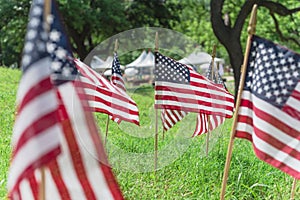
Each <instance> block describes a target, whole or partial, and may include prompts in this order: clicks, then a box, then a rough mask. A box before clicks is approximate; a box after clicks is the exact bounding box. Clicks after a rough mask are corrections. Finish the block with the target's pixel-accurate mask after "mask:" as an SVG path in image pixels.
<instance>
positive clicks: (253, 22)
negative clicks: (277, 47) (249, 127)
mask: <svg viewBox="0 0 300 200" xmlns="http://www.w3.org/2000/svg"><path fill="white" fill-rule="evenodd" d="M256 13H257V5H256V4H254V6H253V8H252V12H251V17H250V21H249V25H248V39H247V45H246V51H245V56H244V62H243V65H242V69H241V77H240V85H239V90H238V95H237V100H236V104H235V113H234V121H233V123H232V128H231V136H230V141H229V144H228V150H227V156H226V163H225V168H224V173H223V181H222V189H221V193H220V200H224V198H225V190H226V184H227V178H228V172H229V167H230V161H231V156H232V149H233V141H234V134H235V131H236V125H237V116H238V113H239V107H240V104H241V93H242V89H243V86H244V83H245V75H246V70H247V63H248V55H249V52H250V46H251V38H252V35H253V34H255V27H256Z"/></svg>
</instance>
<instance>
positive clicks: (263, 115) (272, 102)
mask: <svg viewBox="0 0 300 200" xmlns="http://www.w3.org/2000/svg"><path fill="white" fill-rule="evenodd" d="M299 80H300V55H299V54H297V53H295V52H293V51H291V50H289V49H287V48H284V47H282V46H279V45H277V44H274V43H273V42H271V41H268V40H266V39H263V38H260V37H258V36H255V35H254V36H253V37H252V42H251V49H250V53H249V60H248V66H247V72H246V79H245V84H244V85H243V86H242V87H243V90H242V93H241V97H242V98H241V105H240V107H239V111H238V116H237V117H238V118H237V121H238V122H237V128H236V132H235V136H236V137H239V138H245V139H248V140H250V141H252V144H253V148H254V152H255V154H256V156H257V157H258V158H259V159H261V160H263V161H265V162H267V163H269V164H270V165H272V166H274V167H276V168H278V169H280V170H282V171H283V172H285V173H287V174H289V175H291V176H293V177H295V178H297V179H300V168H299V166H300V140H299V139H300V110H299V108H300V83H299Z"/></svg>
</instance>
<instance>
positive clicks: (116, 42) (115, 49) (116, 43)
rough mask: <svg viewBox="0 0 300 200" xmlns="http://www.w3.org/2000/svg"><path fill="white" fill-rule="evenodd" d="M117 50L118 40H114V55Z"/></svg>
mask: <svg viewBox="0 0 300 200" xmlns="http://www.w3.org/2000/svg"><path fill="white" fill-rule="evenodd" d="M118 48H119V41H118V39H116V41H115V48H114V52H115V53H116V52H117V51H118Z"/></svg>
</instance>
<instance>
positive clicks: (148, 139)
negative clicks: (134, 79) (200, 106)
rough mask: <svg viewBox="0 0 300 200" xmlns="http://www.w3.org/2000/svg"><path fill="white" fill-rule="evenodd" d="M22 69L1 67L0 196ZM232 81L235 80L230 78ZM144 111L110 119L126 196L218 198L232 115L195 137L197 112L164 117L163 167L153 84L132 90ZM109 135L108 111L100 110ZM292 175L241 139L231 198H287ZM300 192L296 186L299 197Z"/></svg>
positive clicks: (113, 156) (111, 150)
mask: <svg viewBox="0 0 300 200" xmlns="http://www.w3.org/2000/svg"><path fill="white" fill-rule="evenodd" d="M20 75H21V73H20V71H18V70H12V69H6V68H0V123H1V124H0V134H1V143H0V155H1V163H0V199H5V197H6V194H7V190H6V183H7V174H8V167H9V159H10V153H11V147H10V140H11V134H12V127H13V121H14V113H15V99H16V91H17V87H18V82H19V79H20ZM228 86H229V87H230V86H232V83H230V82H229V83H228ZM128 93H129V94H130V95H131V96H132V98H133V99H134V100H135V101H136V103H137V105H138V107H139V110H140V122H141V126H140V127H138V126H136V125H132V124H129V123H123V122H122V123H121V124H120V125H119V126H118V125H117V124H116V123H114V122H112V121H111V122H110V123H109V128H108V139H107V144H106V149H107V152H108V155H109V160H110V162H111V164H112V166H113V171H114V173H115V175H116V178H117V180H118V182H119V185H120V188H121V190H122V192H123V194H124V196H125V198H126V199H197V200H199V199H200V200H212V199H213V200H214V199H219V193H220V189H221V183H222V176H223V170H224V164H225V160H226V153H227V145H228V141H229V137H230V129H231V124H232V119H228V120H226V122H225V123H224V125H222V126H220V127H219V128H218V129H216V130H214V131H213V132H212V133H210V137H209V138H210V141H209V152H208V155H207V156H206V152H205V149H206V135H201V136H198V137H196V138H191V135H192V133H193V131H194V128H195V117H196V115H195V114H188V115H187V117H186V118H185V119H184V120H183V121H182V122H181V123H179V124H177V125H176V126H175V127H174V128H172V129H171V130H170V131H168V132H166V133H164V134H163V133H162V127H161V125H160V124H161V122H160V121H159V122H158V124H159V140H158V150H159V151H158V163H157V165H158V170H157V171H156V172H154V171H153V169H154V153H153V152H154V133H155V110H154V109H153V102H154V100H153V95H154V91H153V88H152V87H151V86H141V87H138V88H131V89H128ZM95 115H96V119H97V123H98V125H99V127H100V129H101V135H102V138H104V137H105V130H106V123H107V116H106V115H104V114H101V113H97V114H95ZM292 181H293V179H292V178H291V177H289V176H288V175H286V174H284V173H282V172H281V171H279V170H277V169H275V168H273V167H271V166H269V165H268V164H266V163H264V162H262V161H260V160H259V159H257V158H256V157H255V155H254V153H253V150H252V146H251V143H250V142H248V141H246V140H241V139H236V140H235V141H234V149H233V154H232V160H231V167H230V173H229V178H228V184H227V189H226V199H230V200H232V199H238V200H241V199H247V200H248V199H249V200H251V199H255V200H260V199H261V200H266V199H272V200H273V199H275V200H277V199H278V200H287V199H290V190H291V185H292ZM299 198H300V194H299V190H298V189H297V193H296V198H295V199H299Z"/></svg>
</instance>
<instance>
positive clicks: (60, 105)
mask: <svg viewBox="0 0 300 200" xmlns="http://www.w3.org/2000/svg"><path fill="white" fill-rule="evenodd" d="M51 3H52V6H51V7H52V8H51V14H50V15H49V18H47V19H48V20H49V24H50V30H49V34H48V31H47V30H45V26H44V23H43V22H44V21H45V19H44V17H43V16H44V6H45V5H44V1H41V0H34V1H33V3H32V7H31V10H30V16H29V18H30V21H29V23H28V28H27V35H26V41H25V46H24V55H23V59H22V69H23V76H22V79H21V82H20V87H19V90H18V97H17V104H18V115H17V118H16V122H15V125H14V131H13V138H12V146H13V154H12V159H11V164H10V169H9V177H8V196H9V198H10V199H16V200H20V199H38V198H39V193H41V192H42V191H39V190H40V188H41V187H40V185H41V184H42V178H41V177H42V175H41V174H44V182H45V185H46V188H45V191H44V194H45V199H123V197H122V194H121V192H120V190H119V188H118V184H117V183H116V181H115V178H114V176H113V174H112V171H111V169H110V167H109V166H108V165H106V164H107V158H106V155H105V151H104V149H103V146H102V143H101V141H100V138H99V135H98V131H97V127H96V124H95V121H94V119H93V117H92V115H91V113H89V112H86V110H85V109H84V106H83V104H85V102H84V101H83V100H84V99H85V98H82V96H83V95H84V93H82V91H83V90H82V89H81V88H80V81H78V80H75V77H77V70H76V68H75V66H74V63H73V59H72V53H71V51H70V49H69V48H68V40H67V37H66V35H65V34H64V32H63V30H62V24H61V22H60V20H59V18H58V12H57V10H56V7H55V4H54V2H52V1H51ZM100 161H101V162H100ZM42 171H43V172H42ZM99 186H101V187H99Z"/></svg>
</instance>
